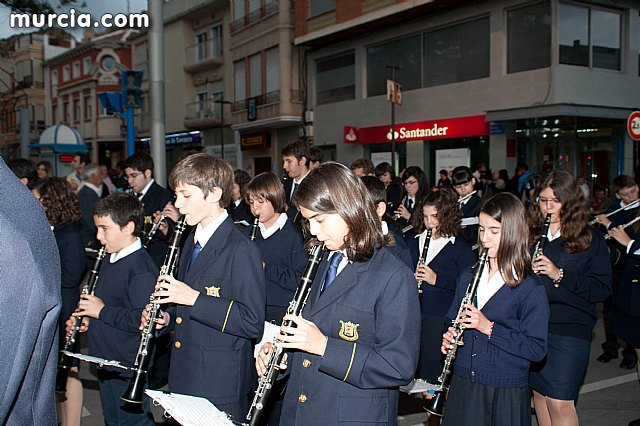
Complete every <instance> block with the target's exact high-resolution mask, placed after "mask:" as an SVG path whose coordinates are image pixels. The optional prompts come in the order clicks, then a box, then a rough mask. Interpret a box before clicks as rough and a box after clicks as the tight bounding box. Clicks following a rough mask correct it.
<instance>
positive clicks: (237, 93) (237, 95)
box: [233, 59, 247, 102]
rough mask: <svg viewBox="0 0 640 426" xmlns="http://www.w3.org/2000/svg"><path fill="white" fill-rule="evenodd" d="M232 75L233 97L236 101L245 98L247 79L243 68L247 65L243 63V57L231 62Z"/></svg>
mask: <svg viewBox="0 0 640 426" xmlns="http://www.w3.org/2000/svg"><path fill="white" fill-rule="evenodd" d="M233 68H234V70H233V76H234V94H233V95H234V99H235V101H236V102H238V101H242V100H245V99H246V98H247V90H246V89H247V81H246V74H245V70H246V68H247V66H246V65H245V61H244V59H242V60H240V61H238V62H236V63H235V64H233Z"/></svg>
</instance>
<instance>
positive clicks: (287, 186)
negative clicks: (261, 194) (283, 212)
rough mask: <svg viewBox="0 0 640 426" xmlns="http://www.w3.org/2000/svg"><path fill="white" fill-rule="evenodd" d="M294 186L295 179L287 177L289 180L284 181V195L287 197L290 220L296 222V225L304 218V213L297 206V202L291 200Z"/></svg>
mask: <svg viewBox="0 0 640 426" xmlns="http://www.w3.org/2000/svg"><path fill="white" fill-rule="evenodd" d="M298 185H299V184H298ZM292 188H293V179H291V178H287V180H285V181H284V195H285V199H286V202H287V206H288V209H287V216H288V217H289V220H291V222H293V223H295V224H296V225H300V221H301V220H302V214H300V211H299V210H298V208H297V207H296V206H295V204H293V201H291V189H292Z"/></svg>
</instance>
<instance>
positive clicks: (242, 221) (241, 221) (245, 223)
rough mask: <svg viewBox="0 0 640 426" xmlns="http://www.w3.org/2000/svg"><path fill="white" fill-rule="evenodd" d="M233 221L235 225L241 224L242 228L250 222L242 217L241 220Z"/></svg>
mask: <svg viewBox="0 0 640 426" xmlns="http://www.w3.org/2000/svg"><path fill="white" fill-rule="evenodd" d="M233 223H235V224H236V225H242V227H243V228H244V227H246V226H249V225H250V223H249V222H247V221H246V220H244V219H243V220H236V221H235V222H233Z"/></svg>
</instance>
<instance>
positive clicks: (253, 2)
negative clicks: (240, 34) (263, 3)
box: [249, 0, 260, 15]
mask: <svg viewBox="0 0 640 426" xmlns="http://www.w3.org/2000/svg"><path fill="white" fill-rule="evenodd" d="M259 11H260V0H249V14H250V15H251V14H252V13H254V12H255V13H260V12H259Z"/></svg>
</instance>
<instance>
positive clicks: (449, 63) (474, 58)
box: [424, 17, 489, 87]
mask: <svg viewBox="0 0 640 426" xmlns="http://www.w3.org/2000/svg"><path fill="white" fill-rule="evenodd" d="M424 46H425V68H424V73H425V75H424V79H425V85H426V86H427V87H430V86H437V85H440V84H448V83H455V82H459V81H467V80H475V79H478V78H484V77H489V18H488V17H487V18H481V19H476V20H473V21H470V22H465V23H462V24H458V25H454V26H452V27H447V28H443V29H441V30H436V31H431V32H428V33H426V34H425V35H424Z"/></svg>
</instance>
